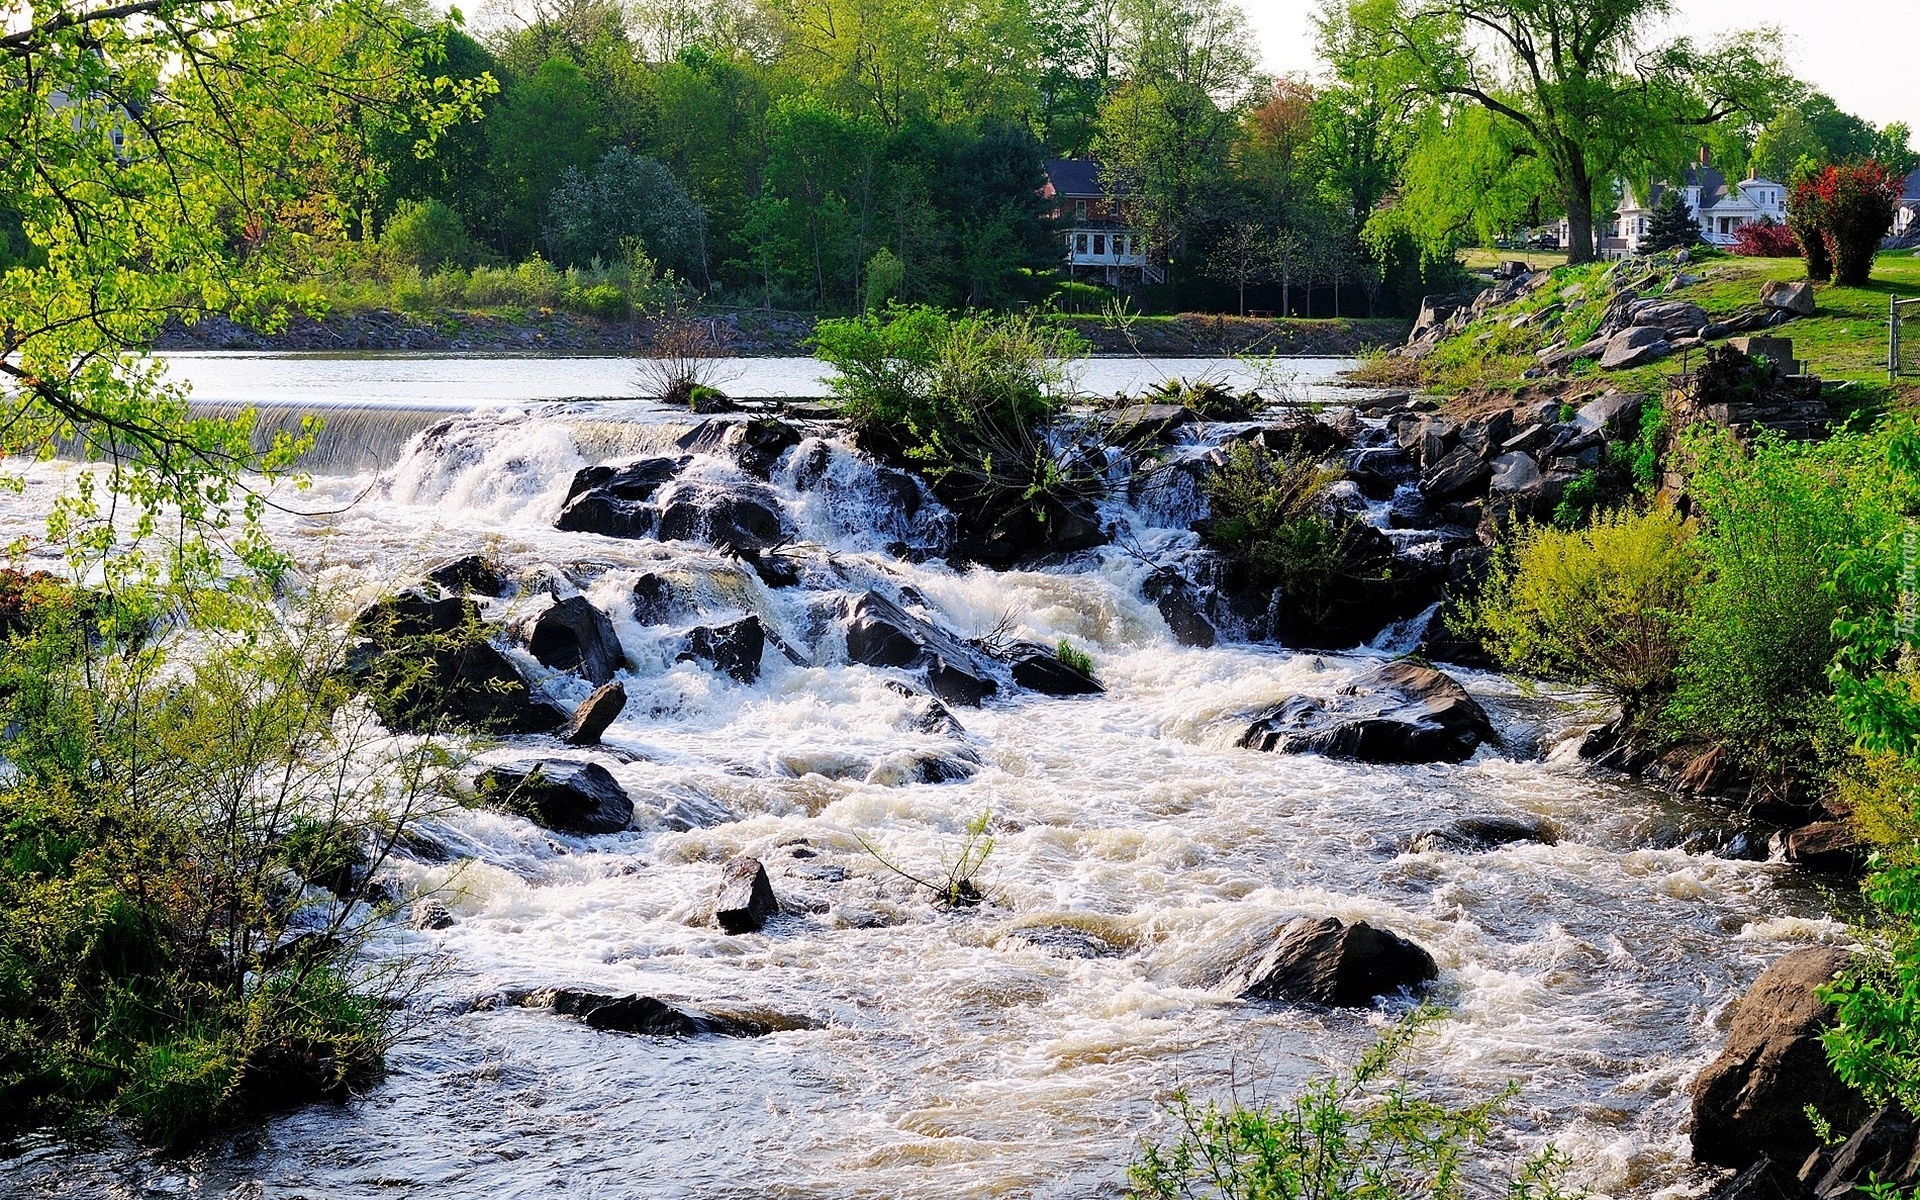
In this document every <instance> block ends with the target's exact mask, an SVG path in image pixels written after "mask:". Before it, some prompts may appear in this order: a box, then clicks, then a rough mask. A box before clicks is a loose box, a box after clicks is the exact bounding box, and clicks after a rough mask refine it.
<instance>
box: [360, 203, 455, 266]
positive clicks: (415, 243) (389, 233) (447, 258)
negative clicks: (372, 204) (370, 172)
mask: <svg viewBox="0 0 1920 1200" xmlns="http://www.w3.org/2000/svg"><path fill="white" fill-rule="evenodd" d="M380 256H381V257H382V258H384V259H386V260H387V262H388V263H389V264H391V265H393V266H408V267H415V268H417V269H418V270H420V271H422V272H424V273H426V274H429V275H431V274H432V273H433V272H435V271H437V270H439V269H440V268H441V267H443V266H459V265H464V264H465V263H467V262H468V261H470V260H471V259H472V257H473V243H472V242H471V241H469V240H468V239H467V231H466V227H465V226H464V225H463V224H462V223H461V221H460V214H459V213H457V212H455V211H453V209H451V208H449V207H448V206H447V205H445V204H443V203H442V202H440V201H438V200H402V201H401V202H400V204H399V205H398V207H396V208H395V209H394V211H393V216H391V217H389V218H388V219H387V228H386V232H384V233H382V234H381V235H380Z"/></svg>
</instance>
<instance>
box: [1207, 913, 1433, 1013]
mask: <svg viewBox="0 0 1920 1200" xmlns="http://www.w3.org/2000/svg"><path fill="white" fill-rule="evenodd" d="M1439 974H1440V970H1439V968H1438V967H1437V966H1436V965H1435V964H1434V961H1433V956H1432V955H1431V954H1428V953H1427V952H1426V951H1425V950H1423V949H1421V948H1420V947H1419V946H1416V945H1415V944H1413V943H1412V942H1410V941H1408V940H1407V939H1405V938H1403V937H1401V936H1399V935H1398V934H1394V933H1389V932H1388V931H1387V930H1384V929H1375V928H1374V927H1373V926H1371V925H1368V924H1367V923H1366V922H1364V921H1362V922H1357V923H1355V924H1352V925H1348V924H1347V923H1345V922H1344V921H1341V920H1340V919H1339V918H1337V917H1320V918H1318V919H1315V918H1311V917H1300V918H1298V919H1296V920H1294V921H1292V922H1290V923H1289V924H1288V925H1287V927H1286V928H1285V929H1283V930H1281V931H1280V937H1279V939H1278V940H1277V941H1276V942H1275V943H1274V945H1273V948H1272V949H1271V950H1269V951H1268V952H1267V954H1266V956H1265V957H1264V958H1262V959H1261V961H1260V964H1259V965H1258V966H1257V967H1255V968H1254V970H1253V972H1252V974H1251V976H1250V978H1251V980H1252V982H1250V983H1249V984H1248V985H1247V989H1246V991H1245V992H1244V993H1243V994H1244V995H1246V996H1251V997H1253V998H1255V999H1260V1000H1284V1001H1287V1002H1289V1003H1295V1004H1321V1005H1326V1006H1328V1007H1332V1008H1358V1007H1363V1006H1365V1005H1368V1004H1371V1003H1373V1001H1374V999H1375V997H1378V996H1384V995H1387V994H1390V993H1392V992H1397V991H1399V990H1400V989H1402V988H1407V989H1409V990H1414V991H1417V990H1419V989H1420V988H1422V987H1423V986H1425V985H1426V984H1427V983H1430V982H1431V981H1433V980H1434V979H1436V978H1437V977H1438V976H1439Z"/></svg>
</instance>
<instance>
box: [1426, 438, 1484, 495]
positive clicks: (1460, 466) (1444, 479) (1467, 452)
mask: <svg viewBox="0 0 1920 1200" xmlns="http://www.w3.org/2000/svg"><path fill="white" fill-rule="evenodd" d="M1490 473H1491V472H1490V471H1489V469H1488V467H1487V464H1486V463H1485V462H1484V461H1482V460H1481V458H1480V455H1479V454H1478V453H1477V452H1475V451H1474V449H1473V448H1472V447H1471V446H1456V447H1454V448H1453V450H1451V451H1450V452H1448V454H1447V456H1446V457H1445V458H1442V459H1441V460H1440V461H1439V462H1438V463H1436V464H1434V466H1433V469H1432V470H1430V471H1428V472H1427V474H1426V477H1425V478H1424V479H1422V480H1421V481H1420V487H1421V489H1422V490H1423V491H1425V492H1426V494H1427V495H1428V496H1429V497H1431V498H1433V499H1435V500H1443V499H1445V498H1447V497H1448V496H1454V495H1458V494H1459V493H1461V492H1464V491H1467V490H1469V489H1471V488H1475V487H1478V486H1479V485H1480V484H1482V483H1484V482H1486V480H1487V476H1488V475H1489V474H1490Z"/></svg>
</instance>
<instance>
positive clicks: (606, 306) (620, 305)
mask: <svg viewBox="0 0 1920 1200" xmlns="http://www.w3.org/2000/svg"><path fill="white" fill-rule="evenodd" d="M561 299H562V300H563V301H564V302H565V303H566V306H567V307H568V308H571V309H573V310H574V311H575V312H579V313H585V314H586V315H587V316H590V317H599V318H601V319H602V320H607V321H617V320H619V319H621V318H622V317H625V316H626V315H627V311H628V309H629V307H630V305H629V304H628V301H627V294H626V293H625V292H623V291H621V290H620V289H619V288H618V287H617V286H615V285H613V284H611V283H596V284H592V285H590V286H588V287H584V288H568V289H567V290H566V291H565V292H563V293H561Z"/></svg>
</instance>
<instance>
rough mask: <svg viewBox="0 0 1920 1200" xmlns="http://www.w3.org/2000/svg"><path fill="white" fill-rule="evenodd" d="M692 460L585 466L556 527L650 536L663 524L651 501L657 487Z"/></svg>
mask: <svg viewBox="0 0 1920 1200" xmlns="http://www.w3.org/2000/svg"><path fill="white" fill-rule="evenodd" d="M690 461H692V460H691V459H689V458H686V457H684V456H682V457H679V458H643V459H641V460H639V461H638V462H633V463H628V464H627V465H625V466H621V467H612V466H595V467H582V468H581V469H580V470H579V471H577V472H575V473H574V476H573V485H572V486H571V487H569V488H568V489H567V500H566V504H565V506H564V507H562V508H561V510H560V516H559V519H558V520H556V521H555V522H554V528H556V529H564V530H568V531H571V532H574V533H598V534H601V535H603V536H606V537H618V538H643V537H650V536H652V535H653V532H654V530H655V529H656V528H658V527H659V516H660V515H659V513H658V512H657V511H656V510H655V508H654V507H653V504H652V500H653V498H654V495H655V493H657V492H658V491H659V490H660V489H661V488H662V487H664V486H665V485H666V484H668V483H670V482H672V480H673V478H674V476H676V475H678V474H679V473H680V472H681V471H682V470H683V469H685V467H686V465H687V463H688V462H690Z"/></svg>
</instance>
